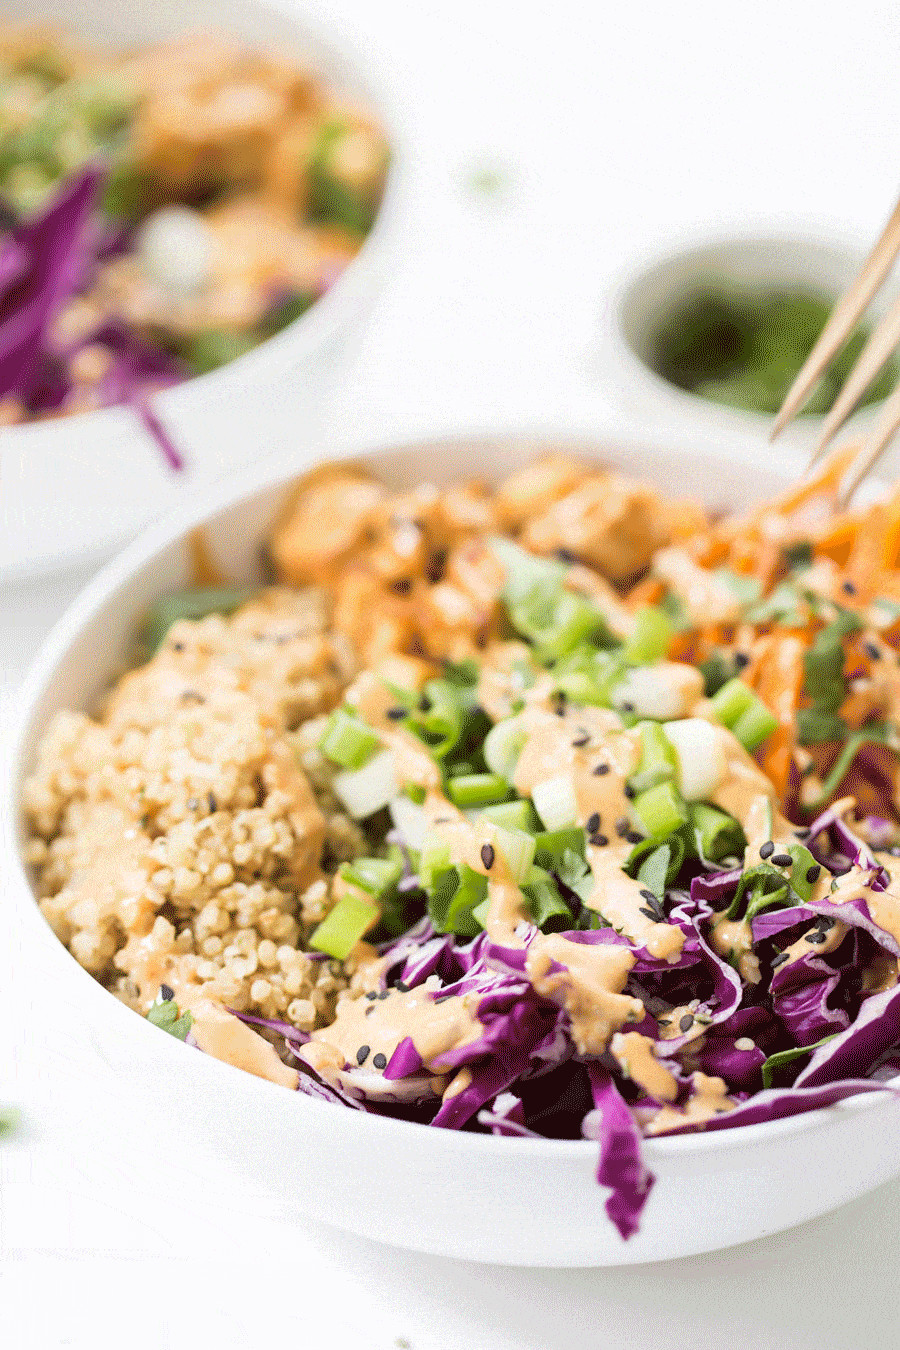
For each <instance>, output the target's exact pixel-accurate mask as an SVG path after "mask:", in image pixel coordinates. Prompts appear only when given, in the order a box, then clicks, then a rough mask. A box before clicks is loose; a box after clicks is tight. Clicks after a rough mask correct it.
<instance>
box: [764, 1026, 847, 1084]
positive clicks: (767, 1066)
mask: <svg viewBox="0 0 900 1350" xmlns="http://www.w3.org/2000/svg"><path fill="white" fill-rule="evenodd" d="M838 1035H840V1033H839V1032H837V1031H835V1032H834V1033H833V1034H832V1035H831V1036H823V1037H822V1039H821V1040H820V1041H816V1042H815V1043H814V1044H813V1045H796V1046H792V1047H791V1049H790V1050H779V1051H778V1052H777V1053H776V1054H774V1055H769V1057H768V1059H767V1060H766V1061H765V1063H764V1064H763V1066H762V1081H763V1087H764V1088H770V1087H771V1086H772V1082H773V1080H774V1077H775V1074H776V1073H777V1072H778V1070H779V1069H783V1068H784V1067H785V1065H787V1064H792V1063H793V1061H794V1060H795V1059H802V1057H803V1056H804V1055H811V1054H812V1052H813V1051H814V1050H819V1049H821V1047H822V1046H823V1045H827V1044H828V1042H829V1041H833V1040H834V1038H835V1036H838Z"/></svg>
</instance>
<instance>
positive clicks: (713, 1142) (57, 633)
mask: <svg viewBox="0 0 900 1350" xmlns="http://www.w3.org/2000/svg"><path fill="white" fill-rule="evenodd" d="M677 437H678V433H676V432H659V431H654V429H652V428H651V429H649V430H646V431H644V432H640V431H635V430H634V429H631V430H625V429H623V428H622V427H621V426H615V425H612V424H607V425H601V424H598V423H597V422H592V423H591V422H588V423H585V422H583V421H582V422H579V421H573V422H570V423H566V424H563V425H560V422H559V420H558V419H555V420H554V422H553V423H550V424H548V423H535V422H533V421H529V422H525V423H522V424H521V425H516V424H511V423H510V421H509V419H504V420H503V421H502V422H501V423H498V424H495V425H488V426H485V425H481V426H479V427H473V428H471V429H469V430H467V431H461V430H459V428H458V427H456V428H453V429H446V428H444V429H438V430H436V431H435V432H434V433H432V434H430V435H422V436H417V437H415V438H414V439H412V440H408V439H401V440H400V441H399V443H398V442H397V441H395V440H393V439H392V438H390V437H380V438H378V439H377V440H373V441H371V442H365V443H362V444H358V445H354V446H352V447H346V448H341V449H339V450H336V451H332V450H329V452H328V453H327V454H326V455H323V456H321V457H320V458H319V459H318V460H317V461H315V462H316V463H317V464H322V463H331V462H342V461H347V460H351V461H352V460H357V459H377V458H379V457H381V456H385V457H386V456H388V455H390V454H404V453H409V452H412V451H421V450H422V449H423V448H429V449H434V450H437V451H440V449H441V448H449V447H450V446H456V445H468V446H472V445H473V444H475V445H477V444H478V443H494V444H498V443H513V444H517V443H520V442H525V443H526V444H527V443H528V442H533V443H534V446H535V447H537V446H539V445H540V444H541V443H542V442H543V443H545V444H546V445H547V446H548V448H549V446H550V445H551V444H552V445H554V446H555V447H556V448H560V447H562V448H566V447H568V448H570V449H574V448H577V447H580V448H581V449H582V450H584V449H586V448H593V449H594V450H596V451H597V452H598V453H602V447H603V444H604V443H606V444H608V445H611V444H615V445H616V446H617V447H620V448H622V449H627V448H628V447H633V448H635V449H638V448H641V449H643V450H646V449H648V448H651V447H653V448H654V449H655V450H656V451H658V452H659V451H668V452H669V453H670V454H672V455H673V456H674V455H681V454H682V453H684V455H685V457H687V456H688V455H689V454H690V453H694V454H698V455H699V456H700V457H702V458H703V459H704V460H706V461H707V462H708V461H709V460H710V459H712V460H714V459H715V458H716V457H717V456H718V457H719V458H721V459H722V460H723V461H729V462H733V461H734V459H735V457H737V458H739V459H740V460H741V461H742V462H746V464H747V465H748V467H749V466H753V465H755V467H756V468H757V469H758V467H759V463H758V448H757V447H755V446H754V444H753V443H752V442H750V443H748V444H746V445H745V446H744V447H743V450H741V448H740V447H736V446H735V445H732V444H726V443H723V442H722V440H721V439H719V440H715V439H714V440H711V441H708V442H706V443H703V440H702V437H697V436H693V437H690V438H687V437H684V439H685V441H688V439H689V444H690V447H691V448H690V449H688V448H687V446H685V447H684V448H683V449H682V447H680V446H678V444H677ZM673 441H674V442H675V444H674V445H673V444H672V442H673ZM785 463H787V464H788V465H790V466H792V467H799V465H800V463H801V460H800V459H799V457H797V456H790V455H786V456H784V458H783V461H782V462H781V463H779V464H773V465H772V470H773V473H774V474H775V475H782V476H784V475H785ZM300 472H303V469H302V468H301V469H300ZM297 475H298V466H297V465H293V466H291V464H290V463H289V462H287V461H286V460H285V459H283V458H282V459H280V460H279V461H278V462H276V463H272V464H267V465H265V466H264V467H263V470H262V471H260V469H259V468H255V469H249V470H245V471H244V472H243V473H242V474H241V475H240V476H237V475H235V477H234V478H232V479H231V480H229V482H228V483H219V484H217V485H215V486H214V487H212V488H211V489H208V490H207V491H205V492H203V493H202V494H199V495H197V496H195V497H192V498H191V499H190V500H189V501H184V502H181V503H180V504H179V505H178V506H177V507H176V508H175V509H174V510H172V511H170V512H168V513H167V514H166V516H165V517H163V518H162V519H161V520H160V521H158V522H156V523H154V524H153V525H151V526H149V527H147V528H146V529H145V530H144V531H143V532H142V533H141V534H140V535H139V536H138V537H137V538H136V539H135V540H134V541H133V542H132V543H131V544H130V545H129V546H128V547H127V548H125V549H124V550H123V551H122V552H121V553H120V554H118V555H117V557H115V558H114V559H113V560H111V561H110V562H108V563H107V564H106V565H105V566H104V567H102V568H101V569H100V571H99V572H98V573H97V574H96V575H95V577H94V578H93V579H92V580H91V581H90V582H89V583H88V584H87V586H85V587H84V588H83V589H82V590H81V591H80V593H79V594H78V595H77V596H76V597H75V599H74V600H73V601H72V603H71V604H70V605H69V606H68V608H67V609H66V611H65V613H64V614H63V615H62V617H61V618H60V619H59V620H58V621H57V623H56V624H55V625H54V626H53V628H52V629H51V631H50V633H49V635H48V636H47V637H46V639H45V640H44V642H43V643H42V645H41V648H40V650H39V652H38V655H37V656H36V658H35V659H34V661H33V662H32V664H31V666H30V668H29V671H28V673H27V675H26V677H25V679H24V681H23V682H22V684H21V686H20V687H19V691H18V697H17V699H16V703H17V711H16V713H15V715H14V719H13V726H12V728H11V735H10V737H9V740H8V752H7V753H6V754H5V755H4V756H3V764H2V776H3V781H2V783H0V817H2V826H0V829H2V845H3V852H5V853H6V855H7V859H8V862H9V864H10V878H9V882H10V884H9V895H10V896H11V905H12V916H11V917H12V921H13V923H19V922H22V921H24V922H25V923H26V924H29V925H30V929H31V934H32V936H33V938H34V939H35V940H36V942H37V943H39V944H40V945H41V947H42V950H43V951H44V952H46V953H47V955H48V957H49V960H50V961H51V962H54V963H57V962H58V963H59V970H60V976H61V978H65V977H66V976H65V972H68V976H69V977H71V978H73V979H75V980H79V981H80V983H79V984H78V988H79V989H80V990H82V991H83V993H84V996H85V997H86V998H88V999H90V1000H94V999H96V1001H97V1002H96V1006H97V1009H98V1012H99V1011H100V1009H101V1006H102V1008H105V1009H106V1010H107V1012H106V1015H107V1017H109V1016H113V1017H118V1018H120V1019H123V1020H121V1027H122V1032H123V1034H125V1035H127V1034H128V1030H127V1029H128V1028H129V1027H130V1028H131V1030H132V1031H134V1032H136V1033H137V1035H138V1036H142V1035H146V1034H149V1032H151V1031H152V1032H153V1034H154V1036H155V1038H156V1039H155V1040H154V1041H152V1042H151V1041H149V1040H148V1041H147V1042H146V1045H147V1053H148V1054H149V1053H150V1051H151V1047H154V1053H156V1054H164V1055H169V1056H172V1055H173V1054H178V1055H184V1054H186V1053H187V1052H188V1051H191V1050H192V1047H190V1046H187V1045H184V1044H182V1043H180V1042H178V1041H177V1040H176V1039H175V1038H172V1037H168V1038H162V1037H159V1036H158V1034H157V1033H158V1029H157V1028H154V1027H151V1025H150V1024H149V1023H148V1022H147V1021H146V1019H144V1018H141V1017H138V1016H137V1015H136V1014H135V1013H134V1012H133V1010H132V1009H130V1008H128V1007H126V1006H125V1005H124V1004H122V1003H120V1002H119V1000H118V999H116V998H115V997H114V996H113V995H112V994H110V992H109V990H107V989H105V988H104V987H103V985H101V984H100V983H99V981H97V980H96V979H95V978H94V977H93V976H92V975H91V974H90V973H89V972H88V971H87V970H85V969H84V968H83V967H82V966H80V965H79V963H78V962H77V961H76V959H75V957H74V956H72V954H71V953H70V952H69V951H68V949H67V948H66V947H65V946H64V944H63V943H62V942H61V941H60V940H59V939H58V938H57V937H56V935H55V934H54V933H53V931H52V929H51V928H50V926H49V924H48V923H47V921H46V920H45V919H44V917H43V915H42V914H41V912H40V909H39V908H38V905H37V903H36V898H35V894H34V889H33V886H32V884H31V881H30V879H29V877H28V873H27V870H26V867H25V863H24V860H23V858H22V852H21V815H22V811H21V807H22V802H21V784H22V780H23V778H24V774H25V772H26V770H27V767H28V766H27V764H26V761H25V749H26V745H27V743H28V740H29V738H30V737H31V735H32V733H33V730H35V729H36V728H35V727H34V720H35V714H36V711H37V708H38V706H39V704H40V702H41V700H42V698H43V697H44V696H45V694H46V693H47V692H48V691H49V690H50V689H51V688H52V685H53V680H54V677H55V675H56V671H57V668H58V666H59V664H60V662H61V661H62V660H63V659H64V658H65V656H66V654H67V652H68V651H69V649H70V647H71V645H72V643H73V642H74V641H76V640H77V639H78V637H79V636H80V635H81V633H82V632H83V630H84V629H85V628H86V627H87V626H88V625H89V624H90V623H91V622H92V621H93V620H94V618H95V617H96V616H97V614H98V613H99V612H100V611H101V610H102V609H103V608H104V607H105V606H106V605H107V604H109V603H110V602H111V601H113V600H114V599H115V597H116V595H117V593H118V592H119V591H120V589H121V588H122V587H123V586H126V585H128V584H129V583H130V582H131V581H133V580H134V579H135V578H136V577H138V576H140V574H141V573H142V572H143V571H144V570H145V568H146V567H147V566H148V565H150V564H152V563H153V562H154V560H155V559H156V558H157V557H158V556H159V555H161V554H163V553H165V552H166V551H167V550H168V549H169V548H171V547H172V546H174V545H175V544H177V542H178V541H179V540H180V539H182V538H183V537H184V536H185V534H186V533H187V532H188V531H189V530H191V529H193V528H195V527H197V526H200V525H203V524H204V523H206V522H207V521H208V520H210V519H211V518H213V517H215V516H216V515H218V514H219V513H221V512H224V511H228V510H230V509H232V508H238V507H240V505H241V503H242V502H246V501H249V500H252V499H253V498H254V497H256V496H259V495H262V494H264V493H266V492H269V491H276V490H278V489H280V488H287V487H288V486H289V485H290V483H291V482H292V481H293V480H294V479H296V477H297ZM25 915H28V916H29V917H28V918H24V916H25ZM52 953H55V955H54V954H52ZM89 991H90V992H89ZM101 999H103V1000H104V1002H103V1003H102V1005H101V1003H100V1000H101ZM113 1008H114V1009H115V1011H113ZM124 1019H129V1020H127V1021H126V1020H124ZM139 1028H143V1030H139ZM182 1062H183V1063H184V1065H185V1066H187V1065H188V1063H189V1061H188V1060H186V1059H185V1060H183V1061H182ZM192 1062H193V1063H194V1066H195V1069H196V1070H198V1071H199V1072H201V1073H212V1074H214V1075H219V1074H224V1075H226V1076H225V1077H223V1078H222V1080H221V1081H222V1088H223V1090H226V1091H228V1090H230V1095H232V1096H233V1094H234V1092H235V1091H236V1090H238V1084H239V1083H243V1085H244V1089H245V1091H247V1092H250V1093H253V1094H256V1093H259V1094H263V1095H260V1096H259V1098H258V1100H259V1102H260V1104H261V1105H263V1104H266V1103H268V1104H269V1105H270V1107H274V1105H275V1102H276V1101H278V1100H281V1101H282V1102H284V1101H285V1099H284V1098H283V1097H280V1098H275V1097H273V1096H272V1095H271V1094H272V1093H273V1092H277V1093H279V1094H281V1093H283V1092H284V1088H283V1087H281V1086H280V1085H278V1084H276V1083H271V1082H269V1081H267V1080H264V1079H261V1078H258V1077H256V1076H255V1075H253V1074H251V1073H249V1072H247V1071H246V1070H242V1069H239V1068H237V1067H236V1066H234V1065H231V1064H227V1063H224V1062H223V1061H220V1060H217V1059H215V1058H214V1057H213V1056H209V1055H202V1056H201V1058H200V1061H199V1063H198V1062H197V1061H192ZM171 1063H172V1066H173V1069H174V1066H175V1065H176V1064H178V1063H179V1061H178V1060H177V1059H174V1058H173V1059H172V1060H171ZM885 1081H886V1084H887V1085H888V1086H892V1087H893V1089H894V1091H890V1090H886V1091H884V1092H883V1093H880V1092H871V1093H861V1094H859V1095H857V1096H853V1097H848V1098H846V1099H845V1100H843V1101H839V1102H836V1103H834V1104H833V1105H831V1106H827V1107H817V1108H816V1109H814V1110H811V1111H806V1112H802V1113H799V1114H797V1115H794V1116H789V1117H784V1118H782V1119H779V1120H773V1121H761V1122H758V1123H755V1124H749V1125H738V1126H734V1127H732V1128H729V1129H722V1130H715V1131H707V1132H703V1131H699V1132H697V1133H696V1134H683V1135H669V1136H656V1137H648V1138H644V1139H642V1149H643V1150H645V1151H646V1154H647V1156H648V1157H649V1158H653V1159H660V1160H662V1159H665V1158H669V1157H671V1158H673V1159H674V1158H678V1157H682V1156H685V1155H689V1154H695V1153H700V1154H709V1153H711V1152H714V1151H716V1150H718V1151H720V1152H723V1153H724V1152H728V1151H732V1152H733V1151H735V1150H737V1149H740V1148H743V1147H745V1146H755V1145H763V1144H765V1143H767V1142H768V1141H770V1140H775V1139H778V1138H783V1137H785V1136H787V1135H794V1134H798V1133H803V1132H808V1131H813V1130H815V1129H816V1128H817V1127H819V1126H821V1125H823V1124H825V1123H826V1122H827V1121H828V1120H829V1119H831V1120H834V1119H835V1118H836V1116H840V1115H847V1114H848V1113H849V1114H853V1113H855V1112H860V1111H872V1110H875V1109H877V1108H882V1109H884V1108H886V1107H887V1106H889V1105H891V1104H892V1103H894V1102H895V1100H896V1096H895V1094H896V1092H897V1091H900V1074H898V1075H897V1076H896V1077H895V1078H892V1079H889V1080H885ZM251 1083H252V1084H254V1086H250V1084H251ZM297 1096H298V1098H300V1099H301V1100H302V1104H301V1105H300V1107H299V1109H300V1110H303V1111H307V1110H311V1111H314V1112H323V1111H325V1112H332V1111H333V1110H334V1108H333V1106H332V1105H331V1104H330V1103H325V1102H320V1101H317V1100H314V1099H312V1098H309V1097H307V1096H305V1095H304V1094H300V1093H298V1094H297ZM292 1109H297V1107H296V1103H295V1105H294V1107H293V1108H292ZM343 1118H344V1119H345V1120H347V1122H348V1124H347V1128H365V1129H369V1130H381V1131H384V1132H385V1137H391V1136H393V1135H394V1134H396V1133H397V1132H399V1134H398V1139H400V1140H402V1139H404V1138H407V1139H408V1138H410V1137H411V1136H410V1135H409V1133H408V1132H409V1131H410V1130H414V1131H415V1132H416V1134H415V1136H414V1137H415V1138H421V1139H423V1142H424V1139H425V1138H427V1137H428V1136H427V1135H426V1133H425V1132H426V1131H428V1130H429V1129H430V1127H429V1126H423V1125H421V1124H419V1123H418V1122H415V1121H407V1120H401V1119H396V1118H394V1117H389V1116H379V1115H375V1114H371V1113H368V1112H357V1111H350V1110H346V1111H345V1113H344V1117H343ZM320 1119H322V1120H326V1119H333V1117H332V1116H330V1115H329V1116H327V1117H320ZM351 1120H358V1121H359V1120H362V1121H366V1122H377V1123H375V1124H369V1125H365V1126H362V1125H358V1124H357V1125H355V1126H354V1125H351V1124H350V1123H349V1122H350V1121H351ZM435 1133H436V1132H432V1136H431V1137H432V1139H433V1138H434V1136H435ZM440 1136H441V1138H442V1139H444V1138H445V1136H450V1137H451V1138H453V1139H455V1140H457V1141H458V1143H457V1144H456V1145H454V1147H458V1148H460V1149H462V1150H464V1151H466V1150H472V1151H473V1152H479V1151H480V1152H486V1153H491V1154H492V1153H493V1152H494V1151H495V1150H496V1149H497V1148H498V1147H502V1148H506V1147H508V1145H509V1141H508V1140H506V1139H503V1138H502V1137H500V1136H495V1135H490V1134H476V1133H473V1132H470V1131H440ZM463 1141H464V1142H463ZM516 1145H517V1148H518V1152H519V1154H520V1155H525V1156H538V1157H541V1158H542V1159H545V1160H547V1161H549V1160H551V1159H552V1158H557V1157H566V1158H568V1159H570V1160H572V1159H585V1158H587V1157H588V1156H595V1155H596V1148H597V1145H596V1143H595V1142H594V1141H591V1140H585V1139H545V1138H539V1139H530V1138H524V1139H517V1140H516Z"/></svg>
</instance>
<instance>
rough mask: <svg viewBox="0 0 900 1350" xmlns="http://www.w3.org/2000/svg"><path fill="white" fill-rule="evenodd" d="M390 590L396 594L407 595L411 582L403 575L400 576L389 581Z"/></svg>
mask: <svg viewBox="0 0 900 1350" xmlns="http://www.w3.org/2000/svg"><path fill="white" fill-rule="evenodd" d="M391 590H392V591H394V592H395V593H396V594H397V595H409V593H410V591H411V590H412V582H411V581H409V580H407V579H406V578H404V577H401V578H400V580H399V581H392V582H391Z"/></svg>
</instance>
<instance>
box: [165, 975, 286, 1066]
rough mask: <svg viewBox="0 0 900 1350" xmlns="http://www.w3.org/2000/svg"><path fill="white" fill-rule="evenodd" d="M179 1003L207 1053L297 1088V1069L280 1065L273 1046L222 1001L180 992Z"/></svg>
mask: <svg viewBox="0 0 900 1350" xmlns="http://www.w3.org/2000/svg"><path fill="white" fill-rule="evenodd" d="M178 1006H179V1008H180V1009H181V1011H182V1012H184V1010H185V1009H186V1008H187V1009H188V1010H189V1011H190V1013H191V1016H192V1018H193V1022H192V1023H191V1035H192V1036H193V1037H194V1040H195V1041H196V1042H197V1044H198V1045H199V1047H200V1049H201V1050H204V1051H205V1052H206V1054H208V1055H212V1056H213V1057H214V1058H215V1059H221V1060H224V1062H225V1063H226V1064H234V1065H236V1066H237V1068H239V1069H246V1070H247V1072H248V1073H253V1074H256V1076H257V1078H267V1079H268V1080H269V1082H271V1083H280V1084H281V1086H282V1087H286V1088H296V1086H297V1070H296V1069H289V1068H288V1066H287V1065H286V1064H282V1062H281V1060H280V1059H279V1058H278V1054H277V1052H276V1050H275V1047H274V1046H272V1045H270V1044H269V1042H268V1041H266V1040H264V1039H263V1038H262V1036H260V1035H258V1034H257V1033H256V1032H255V1031H254V1030H253V1029H252V1027H248V1026H247V1025H246V1024H245V1023H244V1022H242V1021H241V1020H240V1018H238V1017H235V1016H234V1014H233V1013H230V1012H227V1011H226V1010H225V1009H224V1008H223V1007H222V1005H221V1004H219V1003H215V1002H213V1000H212V999H210V998H203V997H202V996H193V997H192V996H191V995H190V993H188V992H186V991H185V992H182V991H179V994H178Z"/></svg>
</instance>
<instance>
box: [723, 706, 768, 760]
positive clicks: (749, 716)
mask: <svg viewBox="0 0 900 1350" xmlns="http://www.w3.org/2000/svg"><path fill="white" fill-rule="evenodd" d="M777 726H778V718H777V717H775V715H774V713H771V712H770V711H769V709H768V708H767V707H766V705H765V704H764V703H763V702H761V701H760V700H759V699H757V701H756V703H755V704H754V705H753V707H752V708H748V709H747V711H746V712H745V713H742V715H741V716H740V717H739V718H738V720H737V721H736V722H735V723H734V725H733V726H732V728H731V732H732V735H734V736H736V737H737V739H738V740H739V741H740V743H741V745H742V746H743V747H744V749H745V750H755V749H756V747H757V746H758V745H762V743H763V741H764V740H765V739H766V737H767V736H771V734H772V732H773V731H774V730H775V729H776V728H777Z"/></svg>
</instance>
